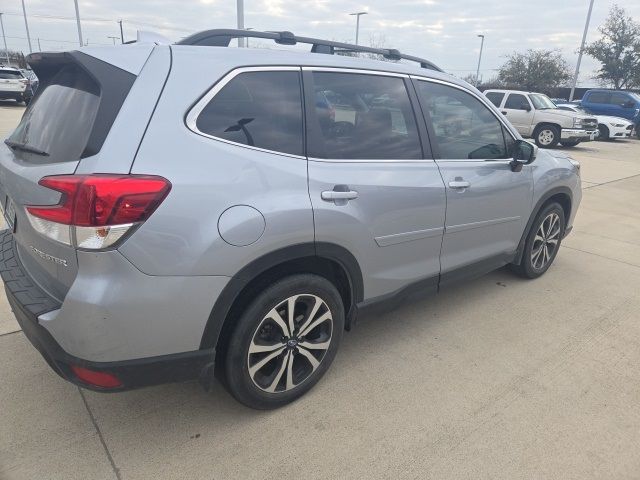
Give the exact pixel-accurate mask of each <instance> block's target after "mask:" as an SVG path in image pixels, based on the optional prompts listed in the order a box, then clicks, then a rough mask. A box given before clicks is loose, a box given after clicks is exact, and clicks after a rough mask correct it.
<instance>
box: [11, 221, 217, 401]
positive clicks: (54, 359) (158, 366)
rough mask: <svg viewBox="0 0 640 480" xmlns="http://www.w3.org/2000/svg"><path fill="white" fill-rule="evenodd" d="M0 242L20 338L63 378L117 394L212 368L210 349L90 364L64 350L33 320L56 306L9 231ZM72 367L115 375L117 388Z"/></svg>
mask: <svg viewBox="0 0 640 480" xmlns="http://www.w3.org/2000/svg"><path fill="white" fill-rule="evenodd" d="M0 246H1V247H0V274H1V275H2V278H3V280H4V282H5V291H6V294H7V299H8V300H9V304H10V305H11V309H12V310H13V313H14V315H15V317H16V319H17V320H18V323H19V324H20V327H22V331H23V333H24V334H25V336H26V337H27V338H28V339H29V341H30V342H31V343H32V344H33V346H34V347H35V348H36V349H37V350H38V351H39V352H40V354H41V355H42V356H43V357H44V359H45V360H46V361H47V363H48V364H49V365H50V366H51V368H52V369H53V370H54V371H55V372H56V373H57V374H58V375H60V376H61V377H63V378H64V379H66V380H68V381H70V382H72V383H74V384H76V385H79V386H82V387H84V388H88V389H90V390H95V391H100V392H116V391H123V390H130V389H133V388H138V387H144V386H149V385H157V384H161V383H170V382H181V381H187V380H195V379H198V378H199V377H200V375H201V374H202V372H209V371H211V370H212V369H211V366H212V365H213V361H214V358H215V355H214V349H209V350H196V351H192V352H185V353H177V354H171V355H162V356H158V357H149V358H141V359H135V360H124V361H120V362H93V361H89V360H84V359H82V358H78V357H74V356H73V355H70V354H68V353H67V352H66V351H65V350H63V348H62V347H61V346H60V345H59V344H58V342H57V341H56V340H55V339H54V338H53V336H52V335H51V334H50V333H49V331H48V330H47V329H46V328H44V327H43V326H42V325H40V323H39V322H38V316H39V315H41V314H42V313H46V312H47V311H52V310H55V309H57V308H60V304H59V303H58V302H57V301H55V300H54V299H52V298H51V297H49V296H48V295H47V294H46V293H45V292H44V291H42V290H41V289H40V288H39V287H38V286H37V285H36V284H35V283H34V282H32V281H31V279H30V278H29V276H28V274H27V273H26V272H25V270H24V268H23V267H22V265H21V262H20V260H19V258H18V256H17V254H16V252H15V244H14V242H13V238H12V234H11V232H8V231H5V232H0ZM71 365H77V366H80V367H84V368H88V369H90V370H95V371H99V372H108V373H111V374H114V375H115V376H117V377H118V379H120V381H121V382H122V386H121V387H117V388H109V389H106V388H101V387H96V386H94V385H89V384H86V383H84V382H82V381H81V380H80V379H79V378H78V377H77V376H76V375H75V374H74V373H73V371H72V370H71Z"/></svg>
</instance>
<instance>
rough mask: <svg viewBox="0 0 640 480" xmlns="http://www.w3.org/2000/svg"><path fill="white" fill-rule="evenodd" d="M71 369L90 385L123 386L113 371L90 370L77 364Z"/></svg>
mask: <svg viewBox="0 0 640 480" xmlns="http://www.w3.org/2000/svg"><path fill="white" fill-rule="evenodd" d="M71 370H72V371H73V373H74V374H75V375H76V377H78V379H79V380H81V381H83V382H84V383H87V384H89V385H93V386H96V387H102V388H118V387H121V386H122V382H121V381H120V379H119V378H118V377H116V376H115V375H114V374H112V373H107V372H98V371H96V370H89V369H88V368H84V367H79V366H77V365H71Z"/></svg>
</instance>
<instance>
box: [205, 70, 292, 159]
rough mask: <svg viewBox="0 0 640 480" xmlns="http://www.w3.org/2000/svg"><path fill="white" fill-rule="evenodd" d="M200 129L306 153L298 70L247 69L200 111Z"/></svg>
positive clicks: (239, 140)
mask: <svg viewBox="0 0 640 480" xmlns="http://www.w3.org/2000/svg"><path fill="white" fill-rule="evenodd" d="M196 126H197V127H198V130H200V131H201V132H203V133H206V134H208V135H212V136H214V137H218V138H222V139H224V140H229V141H232V142H236V143H241V144H244V145H250V146H252V147H259V148H264V149H267V150H273V151H276V152H284V153H290V154H294V155H303V154H304V150H303V144H302V138H303V137H302V96H301V93H300V75H299V74H298V72H275V71H274V72H246V73H241V74H239V75H238V76H236V77H235V78H233V79H232V80H231V81H230V82H229V83H227V84H226V85H225V86H224V87H223V88H222V90H220V91H219V92H218V93H217V94H216V96H215V97H213V98H212V99H211V101H210V102H209V103H208V104H207V106H206V107H205V108H204V109H203V110H202V112H200V115H199V116H198V119H197V120H196Z"/></svg>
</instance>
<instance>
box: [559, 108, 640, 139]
mask: <svg viewBox="0 0 640 480" xmlns="http://www.w3.org/2000/svg"><path fill="white" fill-rule="evenodd" d="M558 108H559V109H560V110H567V111H570V112H575V113H582V114H584V115H593V114H592V113H591V112H589V111H588V110H586V109H585V108H583V107H581V106H578V105H574V104H571V103H569V104H558ZM594 117H596V119H597V120H598V136H597V137H596V140H615V139H616V138H629V137H630V136H631V135H632V134H633V122H630V121H629V120H626V119H624V118H620V117H611V116H609V115H594Z"/></svg>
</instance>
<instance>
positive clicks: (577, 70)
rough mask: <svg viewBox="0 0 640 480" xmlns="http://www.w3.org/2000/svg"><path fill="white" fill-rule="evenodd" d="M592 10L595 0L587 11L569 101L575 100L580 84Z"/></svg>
mask: <svg viewBox="0 0 640 480" xmlns="http://www.w3.org/2000/svg"><path fill="white" fill-rule="evenodd" d="M591 10H593V0H591V3H590V4H589V12H588V13H587V21H586V22H585V24H584V33H583V34H582V43H581V44H580V53H578V63H576V73H575V75H574V76H573V85H572V86H571V93H570V94H569V101H570V102H572V101H573V94H574V93H576V85H577V84H578V75H580V62H582V52H583V51H584V42H586V40H587V32H588V31H589V22H590V21H591Z"/></svg>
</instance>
